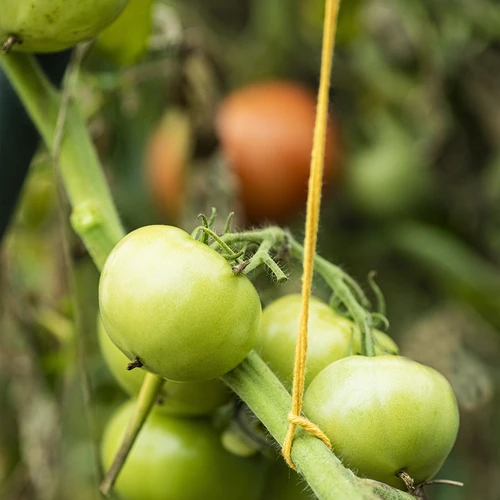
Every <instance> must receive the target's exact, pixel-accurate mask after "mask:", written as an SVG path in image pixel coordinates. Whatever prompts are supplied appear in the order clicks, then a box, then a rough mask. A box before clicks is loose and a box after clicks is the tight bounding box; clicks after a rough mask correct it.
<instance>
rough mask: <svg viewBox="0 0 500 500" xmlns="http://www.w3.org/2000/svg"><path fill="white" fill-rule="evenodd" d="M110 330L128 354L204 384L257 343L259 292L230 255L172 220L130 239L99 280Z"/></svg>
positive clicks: (164, 373)
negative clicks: (235, 269)
mask: <svg viewBox="0 0 500 500" xmlns="http://www.w3.org/2000/svg"><path fill="white" fill-rule="evenodd" d="M99 305H100V311H101V319H102V322H103V325H104V328H105V330H106V332H107V333H108V335H109V336H110V338H111V340H112V341H113V342H114V343H115V345H117V346H118V347H119V348H120V349H121V351H122V352H124V353H125V354H126V355H127V357H128V358H129V359H134V358H138V359H139V360H140V361H141V362H142V363H143V365H144V368H146V369H147V370H149V371H151V372H153V373H155V374H157V375H159V376H161V377H163V378H166V379H168V380H175V381H178V382H197V381H201V380H210V379H213V378H217V377H219V376H221V375H223V374H224V373H227V372H228V371H230V370H232V369H233V368H234V367H235V366H236V365H238V364H239V363H240V362H241V361H243V359H244V358H245V357H246V356H247V354H248V353H249V352H250V350H251V349H252V348H253V346H254V345H255V341H256V337H257V332H258V328H259V323H260V317H261V306H260V299H259V296H258V294H257V292H256V290H255V288H254V287H253V285H252V283H251V282H250V280H248V278H246V277H245V276H242V275H235V274H234V273H233V271H232V268H231V265H230V264H229V263H228V262H227V261H226V259H225V258H224V257H222V256H221V255H220V254H218V253H217V252H216V251H215V250H212V249H211V248H210V247H209V246H207V245H205V244H203V243H201V242H199V241H197V240H195V239H193V238H191V236H190V235H189V234H187V233H186V232H184V231H182V230H181V229H178V228H176V227H172V226H160V225H158V226H145V227H142V228H139V229H137V230H135V231H133V232H131V233H130V234H128V235H127V236H125V238H123V239H122V240H121V241H120V242H119V243H118V245H117V246H116V247H115V248H114V249H113V251H112V252H111V254H110V256H109V257H108V259H107V261H106V263H105V265H104V269H103V271H102V274H101V280H100V284H99Z"/></svg>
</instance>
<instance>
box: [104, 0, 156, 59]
mask: <svg viewBox="0 0 500 500" xmlns="http://www.w3.org/2000/svg"><path fill="white" fill-rule="evenodd" d="M152 7H153V0H129V3H128V5H127V7H126V8H125V9H124V10H123V12H122V13H121V14H120V16H119V17H118V19H116V21H115V22H114V23H112V24H111V25H110V26H108V27H107V28H106V29H105V30H104V31H103V32H102V33H101V34H100V35H99V38H98V39H97V43H96V46H97V49H98V50H99V51H100V52H102V53H103V54H104V55H105V56H106V57H107V58H108V59H109V60H110V61H111V62H113V63H115V64H118V65H120V66H129V65H131V64H134V63H136V62H137V61H138V60H139V59H140V58H141V57H142V56H143V55H144V54H145V52H146V51H147V47H148V39H149V35H150V34H151V28H152V26H151V25H152V24H153V13H152Z"/></svg>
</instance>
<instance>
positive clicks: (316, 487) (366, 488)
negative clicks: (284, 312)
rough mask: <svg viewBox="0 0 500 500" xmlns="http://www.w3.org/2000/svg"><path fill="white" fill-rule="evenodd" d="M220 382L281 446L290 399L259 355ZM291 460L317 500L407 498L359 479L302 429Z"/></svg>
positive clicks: (285, 431) (382, 486)
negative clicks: (244, 404)
mask: <svg viewBox="0 0 500 500" xmlns="http://www.w3.org/2000/svg"><path fill="white" fill-rule="evenodd" d="M222 380H223V381H224V382H225V383H226V384H227V385H228V386H229V387H230V388H231V389H232V390H233V391H234V392H236V394H238V396H239V397H240V398H241V399H242V400H243V401H245V403H246V404H247V405H248V406H249V408H250V409H251V410H252V411H253V412H254V413H255V415H256V416H257V418H258V419H259V420H260V421H261V422H262V423H263V424H264V426H265V427H266V428H267V430H268V431H269V432H270V433H271V435H272V436H273V438H274V439H275V440H276V441H277V442H278V443H279V444H280V446H281V445H282V444H283V441H284V440H285V436H286V433H287V430H288V419H287V417H288V413H289V412H290V408H291V407H292V398H291V396H290V394H289V393H288V392H287V391H286V389H285V388H284V387H283V385H282V384H281V382H280V381H279V380H278V379H277V378H276V376H275V375H274V374H273V373H272V371H271V370H270V369H269V367H268V366H267V365H266V363H264V361H262V359H261V358H260V357H259V355H258V354H256V353H255V352H253V351H252V352H251V353H250V354H249V356H248V357H247V359H245V361H243V363H241V364H240V365H239V366H237V367H236V368H235V369H234V370H232V371H231V372H229V373H227V374H226V375H224V376H223V377H222ZM292 459H293V462H294V464H295V465H296V466H297V468H298V470H299V472H300V473H301V474H302V475H303V476H304V477H305V478H306V479H307V482H308V483H309V485H310V486H311V488H312V490H313V491H314V493H315V494H316V496H317V497H318V498H319V499H321V500H355V499H369V498H371V499H380V498H387V499H388V498H392V499H394V500H408V499H410V498H411V496H410V495H408V494H406V493H403V492H401V491H397V490H393V489H391V488H389V487H388V486H386V485H382V484H380V483H376V482H373V481H367V480H363V479H359V478H358V477H356V476H355V475H354V474H353V473H352V472H351V471H350V470H348V469H346V468H345V467H343V465H342V464H341V462H340V460H339V459H338V458H337V457H336V456H335V455H334V454H333V453H332V452H331V451H330V450H329V449H328V448H327V447H326V446H325V445H324V444H323V443H322V442H321V441H320V440H319V439H318V438H316V437H314V436H312V435H311V434H308V433H307V432H305V431H304V430H302V429H298V430H297V433H296V436H295V439H294V442H293V448H292Z"/></svg>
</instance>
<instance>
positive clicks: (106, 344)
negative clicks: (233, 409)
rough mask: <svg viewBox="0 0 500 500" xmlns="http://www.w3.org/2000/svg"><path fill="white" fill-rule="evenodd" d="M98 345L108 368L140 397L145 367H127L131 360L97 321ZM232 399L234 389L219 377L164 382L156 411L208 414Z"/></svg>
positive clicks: (128, 388)
mask: <svg viewBox="0 0 500 500" xmlns="http://www.w3.org/2000/svg"><path fill="white" fill-rule="evenodd" d="M97 333H98V339H99V346H100V348H101V352H102V355H103V357H104V360H105V361H106V364H107V365H108V368H109V370H110V371H111V373H112V374H113V376H114V378H115V380H116V381H117V382H118V384H120V386H121V387H122V388H123V389H124V390H125V391H126V392H128V393H129V394H130V395H131V396H137V395H138V394H139V391H140V389H141V386H142V383H143V382H144V376H145V374H146V372H145V371H144V370H127V369H126V367H127V365H128V363H129V360H128V358H127V356H125V354H123V353H122V352H121V351H120V349H118V347H116V346H115V344H113V342H111V339H110V338H109V337H108V334H107V333H106V331H105V330H104V327H103V325H102V322H101V321H98V322H97ZM230 398H231V391H230V390H229V389H228V387H227V386H226V385H225V384H224V383H223V382H222V381H221V380H219V379H214V380H203V381H201V382H184V383H183V382H172V381H171V380H166V381H165V382H164V383H163V387H162V390H161V392H160V395H159V404H158V405H157V406H156V408H157V410H158V411H159V412H161V413H164V414H167V415H182V416H193V415H205V414H207V413H211V412H213V411H214V410H216V409H217V408H218V407H219V406H221V405H223V404H224V403H226V402H227V401H229V399H230Z"/></svg>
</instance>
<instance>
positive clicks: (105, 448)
mask: <svg viewBox="0 0 500 500" xmlns="http://www.w3.org/2000/svg"><path fill="white" fill-rule="evenodd" d="M133 411H134V405H133V403H127V404H125V405H124V406H122V407H121V408H120V409H119V410H118V411H117V413H116V414H115V416H114V417H113V418H112V419H111V420H110V422H109V423H108V426H107V428H106V431H105V433H104V438H103V442H102V459H103V464H104V466H105V467H106V468H108V467H109V466H110V465H111V463H112V461H113V458H114V454H115V453H116V451H117V450H118V448H119V446H120V443H121V439H122V436H123V434H124V432H125V429H126V427H127V425H128V422H129V419H130V418H131V416H132V412H133ZM265 467H266V464H265V463H264V460H263V459H262V457H260V456H257V457H252V458H241V457H237V456H235V455H232V454H231V453H229V452H227V451H226V450H225V449H224V448H223V447H222V445H221V443H220V437H219V433H218V432H217V431H216V430H215V429H214V428H213V427H212V425H211V424H210V422H208V421H206V420H203V419H181V418H175V417H167V416H164V415H161V414H159V413H158V412H156V411H153V412H152V413H151V414H150V415H149V417H148V419H147V421H146V423H145V424H144V427H143V428H142V430H141V432H140V434H139V436H138V438H137V440H136V442H135V443H134V447H133V448H132V451H131V453H130V455H129V456H128V458H127V461H126V463H125V466H124V467H123V469H122V471H121V473H120V475H119V476H118V480H117V482H116V486H115V488H116V490H117V492H118V493H119V494H120V495H121V497H122V498H123V500H201V499H206V500H258V499H259V497H260V494H261V492H262V487H263V479H264V477H265V476H264V470H265Z"/></svg>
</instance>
